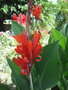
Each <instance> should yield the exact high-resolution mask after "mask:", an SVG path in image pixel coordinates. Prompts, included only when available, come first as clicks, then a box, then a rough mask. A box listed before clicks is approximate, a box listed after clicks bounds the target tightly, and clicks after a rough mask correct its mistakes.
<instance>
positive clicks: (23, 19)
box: [12, 13, 26, 27]
mask: <svg viewBox="0 0 68 90" xmlns="http://www.w3.org/2000/svg"><path fill="white" fill-rule="evenodd" d="M12 18H13V20H14V21H15V22H18V23H20V24H21V25H22V26H25V27H26V15H25V14H21V13H20V14H19V15H18V18H17V15H16V14H14V16H13V17H12Z"/></svg>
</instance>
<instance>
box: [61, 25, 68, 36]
mask: <svg viewBox="0 0 68 90" xmlns="http://www.w3.org/2000/svg"><path fill="white" fill-rule="evenodd" d="M60 32H61V34H62V35H63V36H65V37H66V36H67V34H68V24H65V25H64V27H63V28H62V29H61V31H60Z"/></svg>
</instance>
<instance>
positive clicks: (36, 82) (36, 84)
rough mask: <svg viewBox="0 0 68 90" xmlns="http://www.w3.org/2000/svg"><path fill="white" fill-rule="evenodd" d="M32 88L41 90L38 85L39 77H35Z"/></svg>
mask: <svg viewBox="0 0 68 90" xmlns="http://www.w3.org/2000/svg"><path fill="white" fill-rule="evenodd" d="M33 87H34V90H42V89H41V87H40V83H39V77H37V79H36V80H35V82H34V83H33Z"/></svg>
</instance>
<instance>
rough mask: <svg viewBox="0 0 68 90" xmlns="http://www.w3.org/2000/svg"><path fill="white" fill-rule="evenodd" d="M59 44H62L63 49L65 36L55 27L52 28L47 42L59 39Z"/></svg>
mask: <svg viewBox="0 0 68 90" xmlns="http://www.w3.org/2000/svg"><path fill="white" fill-rule="evenodd" d="M59 39H60V41H59V45H60V46H62V48H63V49H65V45H66V38H65V37H64V36H63V35H62V34H61V33H60V32H59V31H57V30H56V29H53V30H52V31H51V35H50V38H49V43H51V42H54V41H56V40H59Z"/></svg>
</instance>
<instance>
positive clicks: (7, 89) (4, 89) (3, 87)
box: [0, 83, 10, 90]
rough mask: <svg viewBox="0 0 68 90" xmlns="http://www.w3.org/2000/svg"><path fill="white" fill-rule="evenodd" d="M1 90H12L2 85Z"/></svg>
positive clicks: (0, 85)
mask: <svg viewBox="0 0 68 90" xmlns="http://www.w3.org/2000/svg"><path fill="white" fill-rule="evenodd" d="M0 90H10V89H9V87H8V85H5V84H1V83H0Z"/></svg>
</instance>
